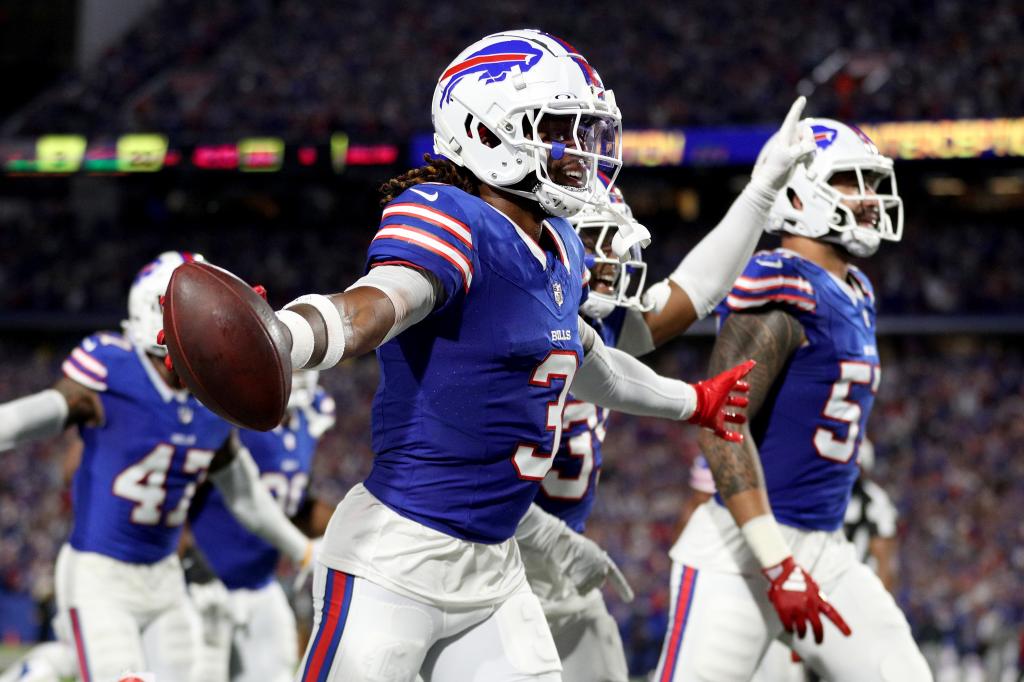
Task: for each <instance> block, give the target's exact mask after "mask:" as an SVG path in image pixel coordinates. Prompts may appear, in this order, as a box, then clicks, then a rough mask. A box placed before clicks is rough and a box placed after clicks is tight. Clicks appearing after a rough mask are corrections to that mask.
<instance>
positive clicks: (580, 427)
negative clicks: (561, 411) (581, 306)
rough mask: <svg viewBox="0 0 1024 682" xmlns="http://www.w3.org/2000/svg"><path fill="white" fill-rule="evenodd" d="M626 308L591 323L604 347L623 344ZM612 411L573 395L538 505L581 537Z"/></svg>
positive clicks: (568, 402)
mask: <svg viewBox="0 0 1024 682" xmlns="http://www.w3.org/2000/svg"><path fill="white" fill-rule="evenodd" d="M627 312H628V311H627V309H626V308H622V307H619V308H616V309H615V310H613V311H612V312H611V313H609V314H608V316H607V317H605V318H604V319H603V320H587V322H588V323H590V325H591V326H592V327H594V329H595V330H597V331H598V333H600V334H601V339H602V340H603V341H604V344H605V345H606V346H608V347H610V348H614V347H615V346H616V345H617V344H618V341H619V334H620V333H621V332H622V325H623V323H624V322H625V320H626V314H627ZM608 414H609V410H606V409H605V408H603V407H598V406H597V405H594V404H593V403H587V402H583V401H580V400H576V399H575V398H573V397H572V395H571V394H570V395H569V400H568V401H567V402H566V403H565V416H564V418H563V420H562V444H561V446H559V448H558V454H557V455H555V460H554V463H553V464H552V465H551V471H549V472H548V473H547V475H546V476H545V477H544V480H543V481H542V482H541V484H540V490H539V491H538V493H537V499H536V500H535V501H536V502H537V504H538V505H539V506H540V507H541V508H542V509H544V510H545V511H547V512H550V513H551V514H554V515H555V516H557V517H558V518H560V519H562V520H563V521H565V523H566V524H567V525H568V526H569V527H570V528H572V529H573V530H575V531H576V532H578V533H582V532H583V531H584V530H585V528H586V522H587V518H588V517H589V516H590V512H591V510H592V509H593V508H594V500H595V498H596V495H597V483H598V480H599V479H600V476H601V463H602V460H601V445H602V443H604V436H605V424H606V423H607V421H608Z"/></svg>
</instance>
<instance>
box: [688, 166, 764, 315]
mask: <svg viewBox="0 0 1024 682" xmlns="http://www.w3.org/2000/svg"><path fill="white" fill-rule="evenodd" d="M776 194H777V192H776V191H775V190H772V189H769V188H768V187H765V186H762V185H761V184H759V183H757V182H754V181H751V182H749V183H748V184H747V186H746V188H745V189H744V190H743V192H742V193H741V194H740V195H739V196H738V197H736V200H735V201H734V202H732V206H730V207H729V211H728V212H727V213H726V214H725V217H724V218H722V220H721V222H719V223H718V225H716V226H715V228H714V229H713V230H711V232H708V233H707V234H706V235H705V236H704V238H703V239H702V240H700V243H698V244H697V245H696V246H695V247H693V249H692V250H691V251H690V252H689V253H688V254H686V257H685V258H683V261H682V262H681V263H680V264H679V267H677V268H676V269H675V272H673V273H672V274H671V275H669V279H670V280H672V281H673V282H675V283H676V284H677V285H679V287H680V288H681V289H682V290H683V291H685V292H686V295H687V296H689V297H690V301H692V302H693V308H694V310H696V311H697V316H698V317H700V318H704V317H706V316H707V315H708V314H709V313H710V312H711V311H712V310H714V309H715V306H716V305H718V303H719V301H721V300H722V299H723V298H725V295H726V294H728V293H729V289H731V288H732V285H733V283H734V282H735V281H736V278H737V277H739V276H740V273H742V272H743V268H744V267H745V266H746V264H747V261H748V260H749V259H750V256H751V254H753V253H754V247H755V246H757V240H758V239H760V238H761V233H762V231H763V230H764V227H765V225H766V224H767V223H768V210H769V209H770V208H771V206H772V202H774V201H775V196H776Z"/></svg>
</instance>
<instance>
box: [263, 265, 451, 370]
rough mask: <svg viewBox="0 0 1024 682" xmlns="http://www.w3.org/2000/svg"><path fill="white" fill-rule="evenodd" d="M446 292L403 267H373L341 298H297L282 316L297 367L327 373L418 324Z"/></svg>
mask: <svg viewBox="0 0 1024 682" xmlns="http://www.w3.org/2000/svg"><path fill="white" fill-rule="evenodd" d="M442 296H443V293H442V291H441V288H440V285H439V283H438V282H437V279H436V277H434V276H433V275H432V274H431V273H429V272H427V271H425V270H418V269H415V268H411V267H405V266H401V265H384V266H381V267H377V268H373V269H372V270H370V272H369V273H367V274H366V275H364V276H363V277H361V278H360V279H359V280H357V281H356V283H355V284H353V285H352V286H351V287H349V288H348V290H347V291H345V292H344V293H341V294H332V295H330V296H321V295H319V294H313V295H310V296H302V297H301V298H297V299H295V300H294V301H292V302H291V303H289V304H288V305H286V306H285V307H284V310H281V311H279V312H278V319H280V320H281V322H282V323H283V324H284V326H285V328H286V329H287V330H288V333H289V336H290V337H291V341H292V346H291V358H292V367H293V368H294V369H329V368H331V367H334V366H335V365H336V364H338V363H339V362H340V361H341V360H342V359H343V358H350V357H355V356H357V355H362V354H363V353H367V352H369V351H372V350H373V349H374V348H376V347H377V346H379V345H381V344H382V343H384V342H385V341H388V340H390V339H392V338H394V337H395V336H397V335H398V334H400V333H402V332H403V331H405V330H406V329H408V328H409V327H410V326H412V325H413V324H416V323H417V322H419V321H420V320H422V319H423V318H425V317H426V316H427V315H429V314H430V311H431V310H433V309H434V307H435V305H437V304H438V303H439V302H440V300H441V298H442Z"/></svg>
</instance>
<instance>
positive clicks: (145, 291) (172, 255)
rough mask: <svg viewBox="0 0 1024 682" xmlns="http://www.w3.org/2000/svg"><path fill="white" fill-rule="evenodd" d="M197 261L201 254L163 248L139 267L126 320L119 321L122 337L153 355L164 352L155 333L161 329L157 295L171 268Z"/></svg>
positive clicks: (162, 290) (131, 290) (162, 319)
mask: <svg viewBox="0 0 1024 682" xmlns="http://www.w3.org/2000/svg"><path fill="white" fill-rule="evenodd" d="M201 260H203V257H202V256H201V255H199V254H197V253H189V252H187V251H164V252H163V253H161V254H160V255H159V256H157V257H156V260H154V261H152V262H151V263H149V264H147V265H146V266H145V267H143V268H142V269H141V270H139V274H137V275H136V276H135V281H134V282H132V288H131V289H129V290H128V319H127V320H124V321H123V322H121V327H122V328H123V329H124V333H125V336H127V337H128V340H129V341H131V342H132V344H133V345H134V346H136V347H138V348H141V349H142V350H144V351H146V352H147V353H149V354H150V355H156V356H157V357H161V358H162V357H164V356H165V355H167V347H166V346H161V345H159V344H157V342H156V335H157V334H158V333H159V332H160V330H161V329H163V328H164V311H163V309H162V308H161V307H160V297H161V296H163V295H164V293H165V292H166V291H167V285H168V284H169V283H170V281H171V273H173V272H174V270H175V268H177V267H178V266H179V265H182V264H184V263H191V262H192V261H201Z"/></svg>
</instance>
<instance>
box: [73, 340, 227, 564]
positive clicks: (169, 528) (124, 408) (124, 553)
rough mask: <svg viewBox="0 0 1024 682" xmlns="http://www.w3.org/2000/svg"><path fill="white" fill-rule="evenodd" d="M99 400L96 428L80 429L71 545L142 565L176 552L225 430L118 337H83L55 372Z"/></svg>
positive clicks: (192, 399) (219, 421) (206, 410)
mask: <svg viewBox="0 0 1024 682" xmlns="http://www.w3.org/2000/svg"><path fill="white" fill-rule="evenodd" d="M62 369H63V371H64V374H65V375H66V376H67V377H68V378H70V379H72V380H73V381H76V382H78V383H80V384H82V385H83V386H85V387H86V388H89V389H92V390H93V391H95V392H96V393H98V394H99V397H100V401H101V402H102V404H103V417H104V419H103V423H102V424H101V425H99V426H96V427H91V426H80V427H79V431H80V433H81V436H82V441H83V442H84V444H85V449H84V450H83V452H82V462H81V464H80V465H79V467H78V470H77V471H76V472H75V477H74V481H73V483H72V507H73V510H74V517H75V518H74V527H73V529H72V531H71V539H70V542H71V546H72V547H74V548H75V549H77V550H79V551H82V552H97V553H99V554H104V555H106V556H109V557H112V558H114V559H118V560H120V561H126V562H130V563H141V564H149V563H154V562H156V561H159V560H160V559H163V558H164V557H166V556H168V555H169V554H171V553H172V552H174V551H175V550H176V549H177V546H178V537H179V535H180V534H181V527H182V524H184V522H185V518H186V516H187V514H188V508H189V504H190V503H191V501H192V497H193V496H194V495H195V492H196V488H197V486H198V485H199V484H200V483H201V482H202V481H203V480H204V479H205V477H206V471H207V469H208V468H209V466H210V462H211V460H212V459H213V455H214V452H215V451H216V450H217V448H219V447H220V446H221V445H222V444H223V443H224V441H225V440H226V439H227V437H228V434H229V433H230V431H231V426H230V425H229V424H228V423H227V422H225V421H224V420H223V419H221V418H220V417H217V416H216V415H214V414H213V413H212V412H210V411H209V410H208V409H206V408H205V407H203V406H202V405H201V404H200V403H199V401H198V400H196V399H195V398H194V397H193V396H191V395H189V394H188V393H187V392H186V391H183V390H174V389H172V388H171V387H169V386H167V384H166V383H165V382H164V380H163V379H162V378H161V377H160V375H159V374H158V373H157V370H156V368H155V367H153V366H152V364H151V363H150V359H149V357H148V356H147V355H146V354H145V353H144V352H143V351H141V350H139V349H137V348H134V347H133V346H132V345H131V343H129V341H128V340H127V339H126V338H124V337H123V336H121V335H120V334H110V333H98V334H95V335H93V336H89V337H87V338H86V339H85V340H84V341H82V343H81V344H79V346H78V347H77V348H75V349H74V350H73V351H72V352H71V355H69V356H68V358H67V359H66V360H65V361H64V364H63V366H62Z"/></svg>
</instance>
